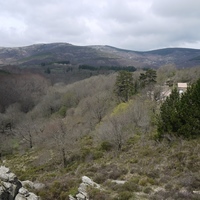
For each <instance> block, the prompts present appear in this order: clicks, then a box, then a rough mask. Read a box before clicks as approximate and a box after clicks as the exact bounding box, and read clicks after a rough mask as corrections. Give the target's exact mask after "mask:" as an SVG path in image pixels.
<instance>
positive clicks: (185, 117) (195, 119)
mask: <svg viewBox="0 0 200 200" xmlns="http://www.w3.org/2000/svg"><path fill="white" fill-rule="evenodd" d="M166 133H167V134H175V135H177V136H183V137H186V138H193V137H197V136H200V79H199V80H198V81H197V82H196V83H195V84H193V85H192V86H191V87H190V88H188V89H187V91H186V92H185V93H183V94H179V93H178V91H177V89H174V90H173V91H172V93H171V95H170V96H169V97H167V99H166V101H165V102H164V103H163V104H162V106H161V108H160V118H159V122H158V134H159V136H160V137H162V136H163V135H164V134H166Z"/></svg>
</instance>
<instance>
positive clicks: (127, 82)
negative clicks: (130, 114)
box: [114, 71, 135, 102]
mask: <svg viewBox="0 0 200 200" xmlns="http://www.w3.org/2000/svg"><path fill="white" fill-rule="evenodd" d="M114 91H115V94H116V95H117V97H119V99H120V100H121V101H123V102H127V101H128V100H129V99H130V97H131V96H132V95H133V94H134V93H135V90H134V83H133V76H132V73H131V72H128V71H119V72H118V75H117V79H116V83H115V90H114Z"/></svg>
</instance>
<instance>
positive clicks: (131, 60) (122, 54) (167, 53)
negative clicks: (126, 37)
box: [0, 43, 200, 68]
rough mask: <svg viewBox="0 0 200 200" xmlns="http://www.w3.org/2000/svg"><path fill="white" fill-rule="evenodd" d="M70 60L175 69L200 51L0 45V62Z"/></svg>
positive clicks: (192, 63)
mask: <svg viewBox="0 0 200 200" xmlns="http://www.w3.org/2000/svg"><path fill="white" fill-rule="evenodd" d="M63 61H69V62H70V63H71V64H73V65H83V64H84V65H92V66H130V65H131V66H135V67H137V68H141V67H153V68H158V67H160V66H162V65H166V64H174V65H175V66H176V67H178V68H183V67H191V66H195V65H198V64H199V63H200V50H199V49H188V48H166V49H158V50H152V51H144V52H139V51H132V50H125V49H119V48H116V47H112V46H106V45H105V46H101V45H92V46H76V45H72V44H68V43H50V44H34V45H31V46H25V47H14V48H4V47H1V48H0V64H1V65H19V66H23V67H33V66H35V65H41V63H43V64H44V63H46V64H52V63H56V62H63Z"/></svg>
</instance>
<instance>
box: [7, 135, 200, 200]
mask: <svg viewBox="0 0 200 200" xmlns="http://www.w3.org/2000/svg"><path fill="white" fill-rule="evenodd" d="M92 140H93V138H92V137H91V136H87V137H83V138H82V141H81V143H80V145H82V149H81V150H80V152H79V153H81V154H82V156H81V158H82V159H81V160H80V155H81V154H80V155H79V156H78V155H77V156H76V155H74V158H73V159H72V160H73V162H71V164H69V165H68V167H67V168H65V169H63V170H62V169H61V168H60V166H59V163H57V164H55V163H56V162H57V161H56V162H54V160H52V161H51V162H50V163H41V164H40V165H37V164H36V163H37V162H36V160H38V159H39V156H40V155H41V152H37V151H34V150H33V151H29V152H26V153H25V154H23V156H22V155H20V154H16V155H13V156H11V157H10V158H9V159H7V161H6V165H7V166H8V167H10V168H11V170H12V171H13V172H14V173H16V174H17V175H18V177H19V178H20V179H21V180H27V179H29V180H32V181H36V180H37V181H41V182H44V183H45V184H47V185H48V186H47V188H46V189H45V191H39V192H38V194H40V195H41V196H42V197H43V199H47V200H48V199H49V200H50V199H55V198H56V199H58V200H60V199H65V198H66V196H67V195H69V194H75V193H76V191H77V189H78V185H79V183H80V180H81V177H82V176H83V175H87V176H89V177H90V178H92V179H93V180H94V181H95V182H97V183H99V184H101V186H102V187H103V188H104V189H105V191H104V192H101V191H96V190H95V191H94V190H91V191H90V192H91V195H92V196H94V197H95V198H96V199H99V198H100V197H101V198H102V199H111V200H112V199H113V200H114V199H117V198H118V199H159V198H160V197H161V196H162V195H163V196H164V197H166V198H167V197H171V199H181V198H183V199H186V196H188V197H189V198H190V199H195V198H197V197H199V194H194V193H193V192H192V191H199V186H200V179H199V177H200V172H199V169H200V145H199V144H200V139H196V140H190V141H189V140H182V139H180V138H177V139H176V140H175V141H173V142H171V143H168V142H166V141H162V142H160V143H156V142H155V141H154V140H152V139H151V138H149V137H139V136H138V137H137V140H134V142H128V143H127V146H126V147H127V148H125V150H124V151H122V152H115V151H113V150H110V149H109V151H107V150H105V149H104V148H103V149H102V148H99V147H95V146H94V144H93V142H92ZM86 146H87V148H86ZM106 148H107V146H106ZM109 148H110V147H109ZM43 151H45V150H43ZM55 155H56V154H55ZM54 159H55V158H54ZM88 159H89V160H88ZM86 161H87V162H86ZM88 161H89V162H88ZM109 180H110V182H109ZM111 180H125V181H126V183H125V184H124V185H121V184H119V185H118V184H116V183H112V182H111ZM63 181H67V183H65V184H64V185H63ZM56 184H57V185H58V186H59V187H56V186H55V185H56ZM66 184H67V185H66ZM159 188H160V189H159ZM183 189H184V190H185V191H186V192H185V193H184V194H182V193H181V191H183ZM47 191H48V194H49V197H47ZM172 191H173V192H172Z"/></svg>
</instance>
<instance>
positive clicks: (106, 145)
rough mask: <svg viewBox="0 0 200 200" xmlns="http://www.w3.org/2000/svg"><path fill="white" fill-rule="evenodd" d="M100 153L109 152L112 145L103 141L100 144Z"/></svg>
mask: <svg viewBox="0 0 200 200" xmlns="http://www.w3.org/2000/svg"><path fill="white" fill-rule="evenodd" d="M100 149H101V150H102V151H110V150H111V149H112V144H111V143H110V142H107V141H104V142H102V143H101V148H100Z"/></svg>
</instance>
